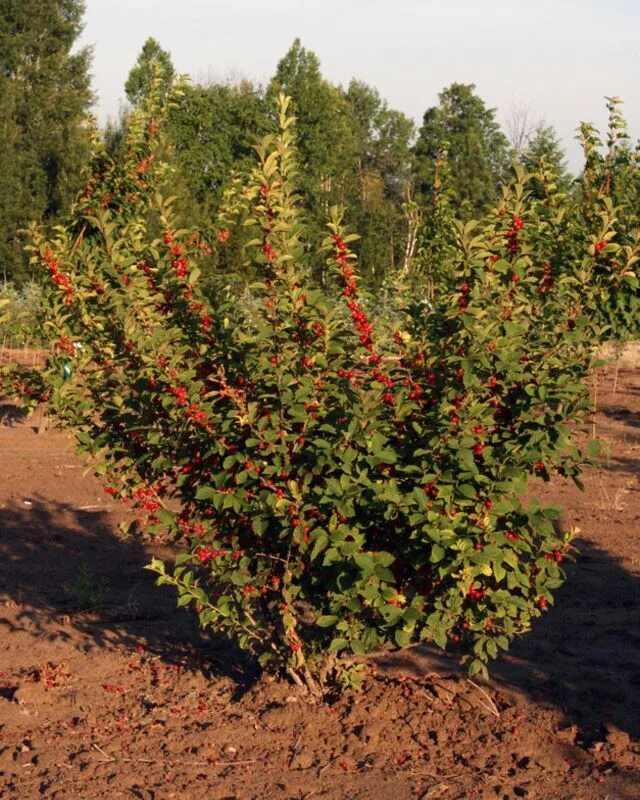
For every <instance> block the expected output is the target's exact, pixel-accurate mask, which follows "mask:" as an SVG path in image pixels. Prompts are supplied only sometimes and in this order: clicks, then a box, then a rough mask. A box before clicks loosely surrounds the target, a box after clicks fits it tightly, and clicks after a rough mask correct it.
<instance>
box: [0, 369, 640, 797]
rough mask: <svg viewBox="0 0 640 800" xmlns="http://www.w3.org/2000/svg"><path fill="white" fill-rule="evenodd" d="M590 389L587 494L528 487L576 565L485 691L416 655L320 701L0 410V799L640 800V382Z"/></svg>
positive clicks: (60, 455)
mask: <svg viewBox="0 0 640 800" xmlns="http://www.w3.org/2000/svg"><path fill="white" fill-rule="evenodd" d="M600 384H601V385H600V387H599V399H600V403H601V409H602V410H601V411H600V413H599V415H598V418H597V430H598V435H599V436H601V437H602V438H603V442H604V449H605V456H604V457H603V458H602V460H601V463H600V464H599V465H598V467H597V468H593V469H591V470H589V471H588V473H587V474H586V478H585V484H586V491H585V492H580V491H579V490H577V489H576V488H575V487H573V486H572V485H568V484H567V483H562V482H561V481H553V482H552V483H551V484H550V485H547V486H540V487H536V493H537V494H538V496H540V497H541V498H542V499H544V500H545V501H551V502H557V503H558V504H560V505H562V506H563V508H564V509H565V515H564V524H565V525H566V526H569V525H577V526H578V527H579V528H580V529H581V533H580V537H579V545H580V549H581V555H580V557H579V559H578V561H577V564H576V565H575V566H574V567H572V568H571V575H570V578H569V581H568V582H567V584H566V586H565V587H563V589H562V590H561V591H559V592H558V595H557V604H556V606H555V607H554V608H553V609H552V610H550V611H549V612H548V613H547V614H545V615H544V617H543V619H542V620H540V621H539V622H538V623H537V624H536V625H535V628H534V631H533V632H532V633H531V634H530V635H529V636H528V637H525V638H523V639H522V640H521V641H519V642H517V644H516V645H515V646H514V647H513V649H512V651H511V653H510V654H509V656H508V657H506V658H504V659H503V660H502V661H500V662H499V663H497V664H495V666H494V668H493V670H492V680H491V682H489V683H488V684H487V683H484V684H480V683H477V684H472V683H470V682H469V681H468V680H467V679H466V678H465V676H464V674H463V673H462V672H460V671H458V670H457V669H456V665H455V662H454V661H453V660H451V659H449V658H447V657H443V656H441V655H439V654H437V653H435V652H433V651H430V650H428V649H421V650H419V651H418V650H410V651H405V652H402V653H396V654H393V655H389V656H387V657H385V658H383V659H380V662H379V663H378V664H377V666H376V674H375V675H374V676H372V677H371V678H369V679H368V680H367V682H366V683H365V686H364V689H363V691H362V692H361V693H359V694H355V695H352V696H349V697H343V698H342V699H340V700H338V701H337V702H334V703H333V704H331V703H326V704H317V705H315V706H312V705H309V704H308V703H306V702H305V701H304V699H303V698H302V697H301V696H299V695H298V694H297V693H296V691H295V689H294V688H293V687H292V686H289V685H284V684H279V683H269V682H266V681H258V682H255V681H254V677H255V676H253V675H252V674H251V671H250V670H249V669H248V667H247V665H246V664H245V662H244V661H243V659H242V658H241V657H240V656H239V655H238V654H237V653H236V652H234V651H233V650H232V649H231V648H230V647H229V646H228V645H227V644H225V643H223V642H220V641H218V640H216V639H214V638H211V637H207V636H204V635H202V634H201V633H200V632H199V631H198V629H197V627H196V625H195V624H194V620H193V618H192V617H190V616H189V615H187V614H185V613H184V612H182V611H177V610H176V609H175V608H174V598H173V596H172V595H171V592H170V591H169V590H163V589H157V588H155V587H154V585H153V576H152V575H151V574H150V573H148V572H145V571H144V570H143V566H144V565H145V564H146V563H148V561H149V560H150V558H151V557H152V556H155V555H163V552H162V548H161V547H160V546H158V545H152V544H148V543H143V542H141V541H138V540H132V539H127V538H123V537H122V535H121V534H119V533H118V530H117V521H118V514H119V510H118V509H116V508H115V507H114V505H113V503H112V501H111V500H110V498H108V497H107V495H105V494H104V493H103V491H102V489H101V487H100V485H99V484H98V483H97V482H96V481H95V480H93V479H92V478H91V477H86V476H85V475H84V470H83V466H82V464H81V463H79V462H78V460H77V459H76V458H75V456H73V455H72V453H71V451H70V449H69V448H70V438H69V437H68V436H67V435H66V434H62V433H58V432H48V433H44V434H41V435H38V434H36V433H35V430H34V427H33V425H34V423H33V420H23V419H21V418H20V417H19V416H17V415H16V414H15V413H14V409H12V408H11V407H10V406H9V405H8V404H5V405H4V406H2V404H1V403H0V420H2V424H1V425H0V453H2V461H1V462H0V624H1V626H2V640H1V644H2V653H1V655H0V796H1V797H3V798H7V800H30V799H31V798H51V799H53V798H56V800H62V798H88V799H89V800H93V798H108V799H109V800H112V799H113V800H115V799H117V798H144V799H145V800H165V798H166V799H168V798H185V799H186V798H189V800H191V798H207V800H263V798H264V800H266V798H283V799H285V800H302V799H303V798H313V799H314V800H316V799H317V800H319V799H320V798H326V799H327V800H359V799H362V800H364V799H365V798H366V799H367V800H369V798H372V799H373V800H385V798H390V799H391V800H410V799H411V800H413V799H414V798H430V799H431V798H437V799H438V800H448V799H449V798H451V799H452V800H453V799H454V798H480V799H483V798H499V799H500V800H502V799H508V800H512V798H513V799H515V798H529V800H560V798H566V800H591V799H592V798H593V800H595V799H596V798H599V799H600V800H605V799H607V798H608V800H614V799H615V800H618V799H620V800H623V799H624V800H632V799H635V798H640V738H639V737H640V626H639V623H640V588H639V587H640V547H639V544H640V524H639V520H640V480H639V476H640V413H639V412H640V373H639V372H636V371H633V372H631V371H623V372H621V374H620V376H619V388H618V392H617V394H615V395H613V394H612V393H611V386H612V376H611V375H610V376H601V380H600ZM165 555H166V553H165Z"/></svg>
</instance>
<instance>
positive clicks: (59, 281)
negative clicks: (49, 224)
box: [42, 247, 75, 306]
mask: <svg viewBox="0 0 640 800" xmlns="http://www.w3.org/2000/svg"><path fill="white" fill-rule="evenodd" d="M42 260H43V262H44V266H45V269H46V270H47V272H48V273H49V275H50V276H51V278H52V279H53V282H54V283H55V285H56V286H58V287H60V289H61V290H62V292H63V293H64V295H65V297H64V300H63V302H64V304H65V305H67V306H69V305H71V303H73V295H74V294H75V289H74V288H73V284H72V283H71V279H70V278H69V276H68V275H65V274H64V273H63V272H60V265H59V264H58V261H57V259H56V258H55V257H54V255H53V253H52V252H51V250H49V248H48V247H47V249H46V250H45V252H44V255H43V256H42Z"/></svg>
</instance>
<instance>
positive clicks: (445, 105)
mask: <svg viewBox="0 0 640 800" xmlns="http://www.w3.org/2000/svg"><path fill="white" fill-rule="evenodd" d="M474 90H475V85H474V84H472V83H471V84H462V83H453V84H451V86H449V87H448V88H446V89H444V90H443V91H442V92H441V93H440V94H439V95H438V100H439V103H438V105H437V106H434V107H432V108H429V109H427V111H426V112H425V115H424V118H423V122H422V127H421V128H420V131H419V133H418V140H417V142H416V146H415V157H416V183H417V189H418V193H419V197H420V198H421V200H422V202H423V203H425V204H426V205H427V206H428V205H429V202H430V200H429V198H430V197H431V196H432V193H433V185H434V175H435V169H436V164H437V161H438V154H439V153H440V151H441V149H442V144H443V143H446V147H447V151H448V162H449V169H450V174H451V195H452V202H453V205H454V207H455V208H456V209H457V211H458V212H459V213H460V215H461V216H462V217H473V216H477V215H478V214H481V213H482V212H483V211H484V210H486V208H487V207H488V206H490V205H491V204H492V203H494V202H495V201H496V200H497V198H498V190H499V187H500V184H501V183H502V181H503V180H504V178H505V176H506V174H507V172H508V168H509V143H508V141H507V138H506V136H505V135H504V134H503V133H502V131H501V130H500V126H499V125H498V123H497V122H496V120H495V109H490V108H487V107H486V105H485V104H484V101H483V100H482V99H481V98H480V97H478V95H476V94H475V92H474Z"/></svg>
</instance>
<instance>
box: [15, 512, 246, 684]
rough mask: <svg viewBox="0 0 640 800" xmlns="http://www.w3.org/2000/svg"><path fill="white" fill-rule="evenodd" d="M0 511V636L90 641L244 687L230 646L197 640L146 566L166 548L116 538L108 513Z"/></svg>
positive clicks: (190, 619) (191, 620) (240, 663)
mask: <svg viewBox="0 0 640 800" xmlns="http://www.w3.org/2000/svg"><path fill="white" fill-rule="evenodd" d="M28 502H29V506H28V507H19V506H17V505H15V504H14V505H12V506H9V507H8V508H2V509H0V599H4V600H5V607H4V609H3V608H2V607H1V606H0V629H2V628H4V630H5V632H6V633H11V632H12V631H16V632H17V631H20V632H21V633H22V634H24V633H28V634H31V635H33V637H34V638H37V639H39V640H42V638H43V637H44V638H46V639H49V640H51V641H54V640H60V639H65V638H66V639H69V638H71V637H72V635H73V631H80V632H82V633H85V634H87V635H88V636H89V637H90V640H91V641H92V642H93V643H94V644H95V645H97V646H99V647H105V648H113V647H119V646H121V647H124V648H127V649H131V650H134V649H135V648H136V647H137V646H138V645H140V644H142V645H144V647H145V649H146V650H148V651H149V652H151V653H153V654H156V655H158V656H160V657H161V658H162V659H163V660H166V661H169V662H172V663H177V662H178V661H180V660H182V659H184V657H185V655H189V656H190V657H191V658H190V659H189V660H190V662H192V663H199V664H201V665H203V667H206V671H208V672H209V673H211V674H212V675H215V674H217V675H226V676H230V677H232V678H233V679H234V680H235V681H237V682H238V683H239V685H240V686H242V685H246V684H247V682H250V681H251V680H252V679H253V677H254V673H255V671H254V670H253V668H252V666H251V664H249V663H247V660H246V659H245V658H244V657H243V656H242V654H241V653H240V652H239V651H238V650H237V649H236V648H234V647H233V646H232V645H231V644H230V643H229V642H228V640H227V639H226V638H224V637H216V636H209V635H206V634H203V633H202V632H201V631H200V629H199V627H198V625H197V622H196V620H195V617H194V616H192V615H190V614H188V613H186V612H185V611H184V610H182V609H177V608H176V596H175V593H174V591H173V590H172V589H171V588H170V587H162V588H158V587H156V585H155V575H154V574H153V573H151V572H149V571H148V570H145V569H144V567H145V565H146V564H148V563H149V561H150V560H151V558H152V557H153V556H157V557H160V558H164V559H166V560H170V558H171V553H170V551H169V550H168V549H167V548H161V547H159V546H157V545H151V546H150V545H145V544H144V543H143V542H142V541H140V540H137V539H134V538H131V537H127V538H124V537H122V536H121V535H120V534H119V532H118V531H117V530H116V528H115V526H114V524H113V520H112V519H110V518H109V517H108V515H107V514H105V513H104V512H96V511H93V510H91V511H82V510H78V509H76V508H73V507H72V506H71V505H67V504H64V503H53V502H51V501H50V500H44V499H42V498H38V497H32V498H31V500H30V501H28Z"/></svg>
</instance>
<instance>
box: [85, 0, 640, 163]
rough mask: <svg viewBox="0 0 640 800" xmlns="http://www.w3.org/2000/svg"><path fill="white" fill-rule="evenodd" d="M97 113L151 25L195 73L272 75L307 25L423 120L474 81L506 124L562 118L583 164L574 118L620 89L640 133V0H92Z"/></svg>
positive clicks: (335, 67)
mask: <svg viewBox="0 0 640 800" xmlns="http://www.w3.org/2000/svg"><path fill="white" fill-rule="evenodd" d="M85 2H86V7H87V8H86V15H85V30H84V33H83V35H82V39H81V42H80V44H81V45H87V44H88V45H91V46H93V48H94V59H93V75H94V91H95V92H96V94H97V97H98V100H97V104H96V106H95V109H94V110H95V113H96V114H97V116H98V119H99V121H100V122H104V121H106V119H107V117H115V116H117V114H118V110H119V107H120V104H121V103H122V102H123V100H124V88H123V87H124V83H125V80H126V78H127V75H128V73H129V70H130V69H131V67H132V66H133V64H134V63H135V61H136V58H137V57H138V54H139V52H140V50H141V48H142V45H143V43H144V41H145V40H146V39H147V38H148V37H149V36H153V37H154V38H155V39H157V40H158V41H159V43H160V44H161V46H162V47H163V48H164V49H165V50H168V51H169V52H170V53H171V57H172V61H173V64H174V66H175V68H176V71H177V72H179V73H185V74H188V75H190V76H191V77H192V79H194V80H196V81H198V80H199V81H207V80H227V79H231V80H234V79H240V78H249V79H252V80H255V81H257V82H261V83H266V82H267V81H268V80H269V78H270V77H271V76H272V75H273V73H274V71H275V68H276V65H277V63H278V61H279V60H280V59H281V58H282V56H284V54H285V53H286V52H287V50H288V49H289V47H290V46H291V44H292V42H293V40H294V39H295V38H296V37H299V38H300V39H301V41H302V44H303V46H304V47H306V48H307V49H310V50H312V51H313V52H314V53H315V54H316V55H317V56H318V57H319V59H320V62H321V67H322V72H323V74H324V76H325V77H326V78H327V79H328V80H330V81H331V82H332V83H336V84H342V85H347V84H348V83H349V81H350V80H351V78H354V77H355V78H358V79H359V80H363V81H365V82H366V83H368V84H370V85H372V86H375V87H376V88H377V89H378V91H379V92H380V94H381V95H382V97H384V98H385V99H386V100H387V101H388V103H389V105H390V106H391V107H392V108H396V109H398V110H400V111H403V112H404V113H405V114H407V115H408V116H410V117H412V118H413V119H414V120H415V121H416V122H417V123H418V124H419V123H420V121H421V119H422V116H423V114H424V112H425V110H426V109H427V108H429V107H430V106H433V105H435V104H437V100H438V92H440V91H441V90H442V89H443V88H445V87H446V86H449V85H450V84H451V83H453V82H458V83H474V84H475V85H476V92H477V93H478V94H479V96H480V97H481V98H482V99H483V100H484V101H485V103H486V104H487V106H488V107H490V108H495V109H497V119H498V121H499V122H500V123H501V124H502V125H503V127H504V128H505V129H507V128H508V125H509V123H510V122H511V123H512V122H513V120H514V119H516V118H522V116H523V115H526V117H527V120H529V121H531V122H532V123H535V122H541V121H544V122H545V123H547V124H550V125H553V126H554V128H555V129H556V131H557V133H558V135H559V136H560V138H561V140H562V143H563V146H564V148H565V150H566V152H567V155H568V158H569V164H570V167H571V168H572V169H573V170H574V171H577V170H578V169H579V167H580V148H579V145H578V144H577V142H575V140H574V137H575V129H576V127H577V126H578V124H579V123H580V122H581V121H590V122H593V123H594V124H595V125H596V126H597V127H598V128H599V129H600V130H601V131H602V130H603V129H604V127H605V125H606V116H607V115H606V108H605V101H604V99H603V98H604V97H605V96H607V95H616V96H619V97H621V98H622V99H623V100H624V101H625V103H624V106H623V111H624V114H625V116H626V118H627V121H628V123H629V128H630V132H631V135H632V138H633V139H634V141H635V140H636V139H637V138H638V137H640V92H638V87H639V86H640V0H606V1H605V0H528V1H527V2H524V0H510V2H507V1H506V0H491V2H488V1H487V0H229V1H228V2H223V1H222V0H85Z"/></svg>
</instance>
